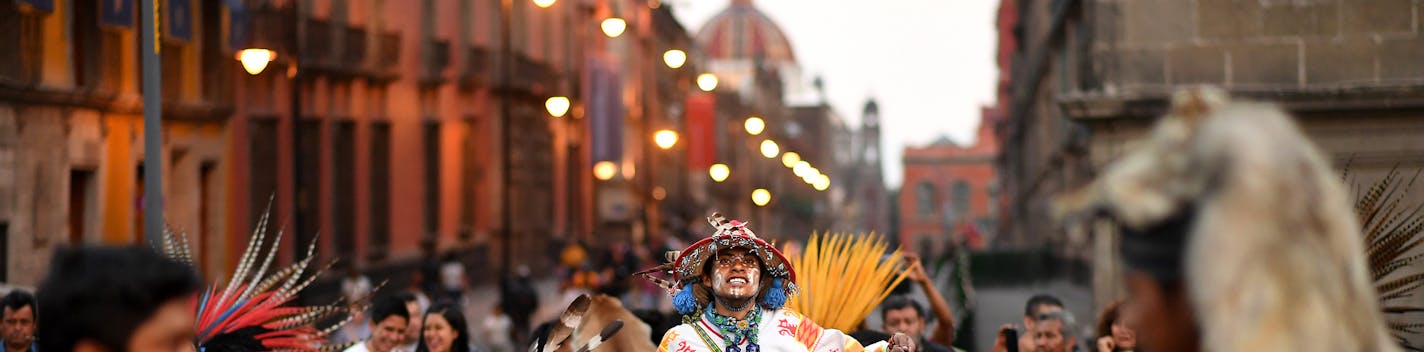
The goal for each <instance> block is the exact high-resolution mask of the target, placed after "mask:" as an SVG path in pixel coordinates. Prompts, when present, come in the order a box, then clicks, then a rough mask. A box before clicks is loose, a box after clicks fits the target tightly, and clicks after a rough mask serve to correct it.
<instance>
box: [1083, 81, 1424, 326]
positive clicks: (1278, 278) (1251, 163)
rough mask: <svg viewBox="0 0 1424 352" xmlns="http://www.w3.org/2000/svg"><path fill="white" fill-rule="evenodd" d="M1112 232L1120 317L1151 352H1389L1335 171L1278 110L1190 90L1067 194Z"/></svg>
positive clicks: (1353, 221) (1351, 215)
mask: <svg viewBox="0 0 1424 352" xmlns="http://www.w3.org/2000/svg"><path fill="white" fill-rule="evenodd" d="M1058 205H1059V206H1060V208H1059V211H1062V212H1063V214H1064V215H1068V216H1069V218H1070V219H1074V218H1078V219H1081V218H1083V217H1084V216H1088V217H1099V216H1101V217H1105V218H1106V219H1107V220H1109V221H1111V222H1112V223H1114V224H1115V225H1116V226H1117V228H1118V229H1119V231H1120V232H1121V233H1122V240H1121V243H1120V253H1121V256H1122V258H1121V259H1122V264H1123V268H1124V270H1123V278H1124V283H1125V284H1126V288H1127V292H1128V298H1127V301H1126V302H1127V303H1126V305H1125V306H1124V308H1123V315H1124V317H1123V319H1124V320H1125V321H1127V322H1128V323H1129V324H1132V325H1136V328H1137V331H1138V332H1139V333H1140V337H1141V344H1142V345H1143V346H1146V347H1145V348H1144V349H1149V350H1153V351H1186V352H1192V351H1257V352H1259V351H1332V352H1338V351H1396V350H1398V349H1397V348H1398V347H1397V346H1395V345H1394V343H1393V342H1391V341H1390V337H1389V335H1388V334H1387V331H1386V327H1385V323H1384V320H1383V319H1382V317H1381V314H1380V308H1379V304H1378V302H1377V298H1376V295H1375V292H1374V287H1372V286H1371V285H1370V273H1369V271H1368V270H1367V267H1366V263H1365V257H1364V250H1363V246H1362V244H1361V238H1363V237H1362V236H1361V235H1360V227H1359V223H1358V222H1357V220H1356V217H1355V214H1354V213H1353V212H1351V210H1350V202H1349V200H1348V199H1347V198H1346V193H1345V189H1344V187H1343V185H1341V183H1340V178H1339V176H1338V174H1336V173H1335V172H1333V171H1331V170H1330V167H1329V165H1328V164H1327V162H1326V159H1325V158H1324V157H1323V156H1322V154H1321V153H1320V151H1319V150H1317V149H1316V147H1315V146H1314V145H1313V144H1312V143H1310V141H1309V140H1308V139H1307V138H1306V136H1305V134H1304V133H1302V132H1301V131H1300V129H1299V128H1298V127H1297V126H1296V125H1295V124H1294V123H1293V122H1292V120H1291V118H1290V116H1288V115H1286V113H1285V112H1283V111H1281V109H1280V108H1279V107H1276V106H1274V105H1270V104H1262V103H1250V102H1231V101H1230V100H1229V99H1228V98H1227V96H1226V94H1225V93H1223V92H1221V91H1219V90H1215V89H1207V88H1198V89H1190V90H1186V91H1183V92H1181V93H1179V94H1178V95H1176V96H1175V97H1173V100H1172V108H1171V111H1170V113H1169V114H1168V115H1167V116H1166V117H1164V118H1163V119H1162V120H1161V121H1160V122H1158V123H1157V125H1156V127H1155V128H1154V129H1153V130H1152V134H1151V135H1150V136H1149V137H1148V139H1147V140H1146V141H1145V142H1144V143H1143V145H1142V146H1141V147H1138V148H1136V149H1134V150H1133V152H1132V153H1130V154H1128V155H1125V156H1123V158H1122V159H1121V160H1119V161H1118V162H1117V163H1116V164H1114V165H1113V166H1112V167H1110V168H1109V169H1107V171H1106V172H1105V173H1104V174H1103V175H1102V176H1101V177H1100V178H1099V179H1098V180H1096V181H1095V182H1094V183H1093V184H1092V185H1090V186H1088V187H1087V188H1086V189H1084V190H1082V191H1080V192H1077V193H1075V194H1073V195H1070V196H1069V197H1066V198H1065V199H1063V200H1062V202H1061V203H1059V204H1058Z"/></svg>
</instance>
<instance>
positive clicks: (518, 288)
mask: <svg viewBox="0 0 1424 352" xmlns="http://www.w3.org/2000/svg"><path fill="white" fill-rule="evenodd" d="M503 281H504V282H503V285H500V286H501V287H500V288H501V289H502V292H500V297H499V308H500V309H499V311H500V312H503V313H504V314H506V315H507V316H508V318H509V322H510V328H509V329H508V331H509V336H508V338H509V340H510V341H513V342H514V343H516V344H524V343H528V341H529V324H530V319H531V318H532V317H533V316H534V312H536V311H538V310H539V291H538V290H537V289H535V287H534V278H532V277H530V272H529V267H528V266H526V265H520V266H519V267H518V268H515V270H514V272H513V273H510V274H508V275H505V278H504V280H503Z"/></svg>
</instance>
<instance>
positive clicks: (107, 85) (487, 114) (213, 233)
mask: <svg viewBox="0 0 1424 352" xmlns="http://www.w3.org/2000/svg"><path fill="white" fill-rule="evenodd" d="M510 3H511V4H512V8H509V9H508V11H509V23H510V24H511V25H510V30H509V31H507V32H506V31H504V30H503V28H502V26H501V22H502V21H501V1H500V0H471V1H460V0H422V1H391V0H303V1H292V0H286V1H283V0H229V1H196V0H167V1H163V4H162V6H161V7H160V8H161V9H163V12H162V13H161V14H160V17H161V18H163V21H164V22H163V23H164V25H163V26H162V27H161V28H162V30H163V32H162V33H161V35H162V59H163V66H162V67H163V70H162V80H163V88H164V89H163V92H162V94H163V101H164V104H163V105H164V106H163V118H164V122H163V126H164V130H163V131H162V133H163V134H164V145H163V153H162V154H163V156H164V160H158V161H151V160H144V159H143V155H144V154H143V144H142V135H143V133H144V132H145V131H143V129H142V123H141V122H142V121H141V120H142V119H141V112H142V108H143V106H142V104H141V101H142V99H141V96H140V90H139V87H140V85H139V82H140V80H141V78H140V69H139V67H140V64H139V61H138V60H137V59H138V58H139V55H138V42H137V37H138V35H137V27H138V26H137V23H138V17H139V16H138V7H137V3H136V2H135V1H132V0H124V1H100V0H23V1H0V37H3V38H6V39H7V40H5V41H4V42H5V43H9V44H10V45H11V47H10V49H11V50H8V51H5V52H4V53H3V54H0V245H3V246H4V248H2V249H0V253H3V255H4V258H3V260H0V281H5V282H9V283H13V284H19V285H32V284H34V283H35V282H36V281H37V280H38V279H39V277H40V276H41V275H42V274H43V273H44V271H45V270H44V269H45V265H46V264H47V262H48V256H49V253H50V252H51V250H52V249H53V248H55V247H57V246H61V245H66V244H79V243H94V244H101V243H102V244H130V243H137V242H138V241H139V240H140V238H141V237H142V231H141V230H142V228H143V226H142V223H141V221H142V219H143V217H142V213H143V212H144V211H155V210H152V209H143V208H142V207H141V206H140V205H141V204H142V201H141V197H142V195H143V194H144V193H143V189H142V184H143V183H142V167H141V166H142V164H143V163H144V162H160V163H162V164H163V170H164V175H163V178H164V189H163V194H164V199H165V209H162V210H161V211H164V212H165V214H166V221H167V222H168V223H169V224H170V225H171V226H172V227H174V228H177V229H183V230H186V232H188V233H189V234H190V236H191V238H192V240H193V241H194V242H195V245H196V248H197V249H198V257H199V258H198V261H199V262H200V265H201V266H202V268H203V271H205V272H206V273H208V274H209V276H210V277H215V275H217V274H219V273H224V272H227V270H228V269H230V268H231V267H232V265H233V264H234V263H233V261H235V260H236V257H237V255H238V254H239V253H238V251H240V250H242V249H243V248H244V247H245V244H246V241H247V238H248V234H250V233H251V231H252V230H253V226H254V225H255V224H256V219H258V218H259V217H260V216H261V215H262V214H264V213H266V209H267V208H268V207H269V206H270V207H271V215H272V217H271V223H270V224H269V225H268V226H269V228H270V229H271V230H273V231H276V230H278V229H285V233H286V236H285V237H284V242H283V243H282V247H283V252H284V256H283V258H286V259H285V260H290V259H291V258H294V257H295V256H296V255H298V253H299V251H296V250H294V249H296V248H299V247H298V246H305V244H306V243H310V241H312V240H313V239H314V238H315V237H314V236H315V235H316V234H318V233H320V234H321V237H320V242H319V248H320V250H319V252H320V253H322V255H323V256H325V257H328V258H332V257H340V258H342V259H343V260H344V261H349V262H355V263H358V264H363V265H366V266H383V265H388V264H395V263H400V262H403V261H411V260H414V259H416V258H418V257H419V256H420V252H421V249H420V248H421V245H422V244H423V243H430V244H433V245H435V246H436V247H437V248H441V249H453V248H463V249H469V250H474V251H477V252H479V253H484V254H485V255H480V256H472V257H474V258H475V259H473V260H477V261H480V262H481V263H488V264H490V265H483V266H478V267H473V268H472V271H474V272H476V274H477V275H478V274H479V273H490V272H492V271H494V270H498V269H500V268H499V267H498V266H497V265H495V264H497V263H499V261H500V259H501V258H502V256H503V257H507V258H510V259H511V260H512V261H514V262H515V263H528V264H531V265H533V266H535V267H536V268H540V267H543V266H545V265H548V264H549V261H547V260H543V259H538V258H547V256H543V255H539V254H541V253H544V251H545V250H547V248H546V247H547V244H548V243H550V242H551V241H558V240H570V239H577V238H584V239H588V238H592V237H593V233H595V231H596V227H597V226H599V224H600V223H601V221H599V219H600V218H598V217H596V215H597V214H596V213H595V201H594V200H595V199H596V196H597V190H599V188H596V187H595V186H596V185H595V183H594V180H593V179H592V174H591V172H590V171H589V170H590V169H591V166H592V163H593V162H594V161H596V160H595V158H594V152H593V149H597V148H598V146H599V145H600V144H599V143H605V145H623V144H625V143H626V144H630V145H633V144H637V143H636V142H640V141H643V140H645V138H644V137H643V136H645V135H644V134H641V131H640V133H639V134H632V133H629V134H619V135H616V137H617V139H616V140H612V141H610V140H605V139H602V138H606V137H608V136H602V135H595V134H592V133H590V131H589V124H590V123H591V121H592V120H598V119H603V118H608V119H609V120H600V121H612V123H614V125H615V126H617V128H619V129H624V128H626V129H629V130H630V131H633V130H635V129H646V128H647V126H652V127H657V126H660V125H659V124H663V123H668V122H666V121H670V120H672V119H673V117H672V116H676V115H677V114H676V113H675V112H670V111H669V110H668V109H667V106H668V105H669V104H670V102H676V101H677V100H676V99H662V100H659V99H653V98H654V96H653V95H654V94H653V93H654V92H658V91H659V88H660V87H661V85H668V84H672V85H674V86H676V87H686V86H687V85H688V84H690V83H688V82H690V78H687V76H688V75H687V74H686V73H678V72H679V71H673V70H667V69H666V68H665V67H663V68H662V69H660V70H657V69H645V68H648V67H652V68H657V65H653V64H655V63H657V61H658V59H657V58H658V57H660V56H659V55H660V53H661V52H662V50H664V49H666V48H667V47H677V46H683V45H687V40H686V39H681V40H679V39H677V38H678V36H679V35H680V36H682V37H687V35H686V33H685V32H682V33H681V34H679V33H677V31H680V30H681V27H680V26H677V25H675V23H674V24H671V25H670V24H668V23H667V21H669V20H670V16H669V15H668V14H667V11H668V9H667V8H666V7H662V8H655V7H656V5H650V4H649V3H647V2H644V1H631V0H627V1H625V0H597V1H594V0H589V1H575V0H568V1H559V2H557V3H556V4H555V5H554V6H552V7H550V8H539V7H537V6H535V5H534V4H533V3H532V2H530V1H524V0H516V1H512V2H510ZM101 4H102V5H103V6H100V5H101ZM608 17H620V18H624V19H625V20H626V21H627V23H628V24H629V26H628V33H627V34H624V35H623V36H621V37H618V38H610V37H607V36H605V35H604V34H603V33H601V32H599V31H598V24H599V22H600V21H601V19H603V18H608ZM663 31H672V32H673V33H663ZM654 33H657V41H651V40H649V39H651V38H654V37H655V35H654ZM505 38H508V42H507V43H508V47H509V48H510V51H508V53H509V56H508V57H509V60H507V61H506V60H502V59H503V58H504V57H505V56H503V55H502V54H503V53H505V51H504V50H503V48H504V47H505V46H504V45H502V44H504V43H505V40H504V39H505ZM254 47H255V48H266V49H271V50H274V51H275V52H276V59H275V61H273V62H272V63H271V64H270V65H269V67H267V68H266V69H265V70H264V71H262V72H261V73H258V74H255V75H249V74H248V73H246V72H244V71H243V70H242V68H241V67H240V65H239V63H238V62H237V61H236V60H234V57H235V53H236V51H237V50H240V49H244V48H254ZM691 61H694V62H695V61H696V60H691ZM690 68H691V66H689V69H690ZM595 70H596V71H597V73H598V74H597V75H595V74H594V72H595ZM640 70H641V71H640ZM504 73H508V76H505V75H504ZM673 76H676V77H681V78H680V79H664V78H663V77H673ZM605 84H606V85H605ZM683 89H685V88H683ZM550 96H567V97H570V98H571V100H572V102H573V103H572V108H571V109H570V112H569V113H568V115H566V116H565V117H563V118H553V117H551V116H550V115H549V114H548V113H547V112H546V111H545V108H544V103H545V100H546V99H547V98H548V97H550ZM605 108H606V109H605ZM600 109H604V110H600ZM506 112H507V114H506ZM624 112H626V113H627V114H628V119H627V121H628V123H624V121H623V119H622V118H623V117H624V115H623V114H624ZM645 116H646V117H645ZM506 124H507V126H506ZM503 131H509V132H510V133H509V134H507V135H506V134H504V133H503ZM506 138H507V139H508V141H509V142H508V149H506V148H505V145H506V144H505V143H504V141H505V139H506ZM630 141H631V142H630ZM638 152H639V150H638V149H633V153H638ZM627 155H633V156H639V155H641V154H618V155H615V157H618V158H620V160H627V161H629V162H630V163H632V162H633V161H635V160H638V159H636V158H633V157H628V156H627ZM599 156H600V157H607V155H599ZM505 157H508V158H510V159H509V160H508V165H509V167H508V168H507V169H506V168H505V167H503V166H504V165H505V163H504V161H505V160H504V159H503V158H505ZM636 162H637V163H639V164H642V163H650V162H654V161H650V160H638V161H636ZM635 167H636V166H635V165H631V164H630V165H629V167H628V168H629V169H630V170H631V169H634V168H635ZM630 174H631V171H630ZM506 192H507V194H506ZM505 199H508V200H509V203H508V204H505V203H504V200H505ZM505 212H508V213H507V214H506V213H505ZM506 218H508V219H511V220H512V221H505V220H504V219H506ZM505 239H509V240H510V243H509V246H507V248H509V250H511V251H512V252H506V251H505V250H504V248H506V246H504V244H505V243H504V242H503V241H504V240H505Z"/></svg>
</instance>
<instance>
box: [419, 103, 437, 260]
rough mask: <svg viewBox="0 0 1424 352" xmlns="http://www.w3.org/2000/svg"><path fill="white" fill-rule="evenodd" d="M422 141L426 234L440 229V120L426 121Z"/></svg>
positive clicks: (430, 235)
mask: <svg viewBox="0 0 1424 352" xmlns="http://www.w3.org/2000/svg"><path fill="white" fill-rule="evenodd" d="M423 128H424V131H423V132H422V136H421V141H423V142H424V144H425V145H424V149H425V236H426V238H430V239H434V238H436V234H437V233H438V232H439V231H440V121H426V122H425V125H424V126H423Z"/></svg>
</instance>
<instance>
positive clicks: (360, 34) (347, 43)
mask: <svg viewBox="0 0 1424 352" xmlns="http://www.w3.org/2000/svg"><path fill="white" fill-rule="evenodd" d="M344 31H345V33H344V34H343V35H342V40H341V43H342V45H343V47H342V48H341V49H342V50H341V58H340V61H341V65H342V66H343V67H345V68H347V69H348V70H352V71H357V70H360V69H363V68H365V67H366V39H367V38H366V29H365V28H359V27H346V28H344Z"/></svg>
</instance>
